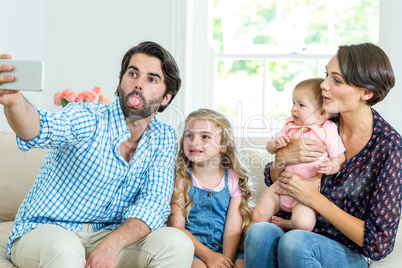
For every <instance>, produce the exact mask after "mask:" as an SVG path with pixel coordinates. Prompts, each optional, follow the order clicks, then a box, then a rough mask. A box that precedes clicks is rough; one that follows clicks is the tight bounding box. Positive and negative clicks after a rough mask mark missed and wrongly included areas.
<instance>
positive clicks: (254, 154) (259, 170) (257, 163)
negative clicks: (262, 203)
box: [239, 148, 272, 204]
mask: <svg viewBox="0 0 402 268" xmlns="http://www.w3.org/2000/svg"><path fill="white" fill-rule="evenodd" d="M239 152H240V154H241V155H242V156H243V157H244V158H243V161H244V165H245V166H246V167H247V169H248V172H249V176H250V179H249V183H250V187H251V188H252V189H253V190H254V192H255V196H254V197H253V199H252V202H253V203H254V204H257V202H258V200H259V199H260V196H261V195H262V193H263V192H264V191H265V189H266V188H267V186H266V185H265V182H264V168H265V165H266V164H267V163H268V162H270V161H272V155H270V154H269V153H268V152H267V150H265V149H254V148H241V149H239Z"/></svg>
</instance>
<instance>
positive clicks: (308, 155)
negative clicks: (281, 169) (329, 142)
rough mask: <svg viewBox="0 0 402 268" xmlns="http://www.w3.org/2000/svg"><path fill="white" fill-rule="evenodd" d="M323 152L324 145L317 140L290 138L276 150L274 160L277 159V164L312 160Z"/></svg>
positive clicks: (316, 158)
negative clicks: (283, 145)
mask: <svg viewBox="0 0 402 268" xmlns="http://www.w3.org/2000/svg"><path fill="white" fill-rule="evenodd" d="M323 152H324V145H322V144H321V143H320V142H318V141H315V140H309V139H295V138H292V139H291V140H290V142H289V143H288V144H287V145H286V146H285V147H283V148H281V149H279V150H278V151H277V153H276V156H275V162H277V161H278V163H277V164H279V163H283V164H284V165H287V164H296V163H303V162H314V161H316V160H318V158H319V157H320V156H321V155H322V153H323Z"/></svg>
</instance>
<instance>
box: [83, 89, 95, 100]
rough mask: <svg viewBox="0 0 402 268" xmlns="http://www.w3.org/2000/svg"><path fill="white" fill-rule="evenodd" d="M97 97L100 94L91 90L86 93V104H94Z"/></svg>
mask: <svg viewBox="0 0 402 268" xmlns="http://www.w3.org/2000/svg"><path fill="white" fill-rule="evenodd" d="M96 97H98V94H96V93H95V92H93V91H91V90H87V91H85V92H84V101H86V102H93V101H94V100H95V99H96Z"/></svg>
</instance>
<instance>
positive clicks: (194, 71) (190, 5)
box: [184, 0, 391, 137]
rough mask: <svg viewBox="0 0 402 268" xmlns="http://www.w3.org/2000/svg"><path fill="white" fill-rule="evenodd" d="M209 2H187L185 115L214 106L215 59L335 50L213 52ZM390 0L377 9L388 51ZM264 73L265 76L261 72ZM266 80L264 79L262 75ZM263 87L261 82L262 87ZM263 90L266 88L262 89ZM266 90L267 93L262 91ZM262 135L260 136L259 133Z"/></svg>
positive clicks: (297, 55) (382, 43)
mask: <svg viewBox="0 0 402 268" xmlns="http://www.w3.org/2000/svg"><path fill="white" fill-rule="evenodd" d="M211 3H212V2H211V1H209V0H207V1H197V0H189V1H187V31H186V44H187V45H186V48H187V51H186V60H185V63H186V64H185V66H186V67H185V74H186V77H185V79H186V88H187V89H186V90H185V91H186V93H185V98H184V103H185V105H184V111H185V114H188V113H189V112H191V111H193V110H196V109H199V108H212V109H213V108H214V106H213V105H214V100H213V89H214V79H215V76H214V75H215V73H214V70H215V67H216V66H215V61H216V59H236V60H237V59H247V60H254V59H259V60H264V62H265V61H266V59H314V60H316V62H318V60H320V59H324V58H331V57H332V56H333V55H334V54H335V53H336V50H335V51H334V53H322V54H321V53H318V54H311V53H308V54H307V53H292V54H290V53H289V54H288V53H281V54H276V53H275V54H270V53H267V54H254V53H215V51H214V50H213V48H212V47H211V46H210V44H209V39H208V38H209V36H210V35H211V33H210V31H211V29H212V27H211V26H212V25H210V24H211V23H212V19H211V16H212V14H209V12H208V9H209V5H210V4H211ZM390 13H391V0H381V1H380V10H379V40H378V43H377V45H379V46H380V47H382V48H383V49H384V50H385V51H386V52H388V50H389V39H390V30H389V29H390V20H389V16H390ZM324 71H325V70H322V72H321V71H320V70H318V68H317V76H321V77H322V73H323V72H324ZM264 76H265V75H264ZM264 79H265V78H264ZM265 86H266V83H264V85H263V87H265ZM264 92H265V89H264ZM265 93H266V92H265ZM250 132H255V129H245V128H244V127H243V126H241V127H240V128H239V129H235V135H236V136H238V137H245V136H249V135H248V133H250ZM261 136H262V135H261Z"/></svg>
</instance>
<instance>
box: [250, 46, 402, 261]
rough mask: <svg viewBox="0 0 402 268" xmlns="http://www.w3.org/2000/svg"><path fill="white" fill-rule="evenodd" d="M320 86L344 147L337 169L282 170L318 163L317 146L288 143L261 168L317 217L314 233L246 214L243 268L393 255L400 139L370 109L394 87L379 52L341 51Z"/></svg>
mask: <svg viewBox="0 0 402 268" xmlns="http://www.w3.org/2000/svg"><path fill="white" fill-rule="evenodd" d="M326 68H327V77H326V79H325V80H324V82H323V83H322V84H321V87H322V96H323V98H324V108H325V110H326V111H327V112H329V113H335V114H337V116H336V117H335V118H334V119H333V120H334V122H335V123H336V124H338V127H339V134H340V136H341V139H342V142H343V143H344V145H345V147H346V152H345V155H346V162H345V166H344V168H343V170H341V171H340V172H338V173H337V174H335V175H329V176H325V177H324V178H323V180H322V181H321V190H320V191H321V192H320V191H318V190H317V188H318V187H317V186H318V185H319V183H320V177H316V178H315V179H314V180H311V179H306V178H302V177H300V176H298V175H296V174H293V173H289V172H282V171H283V170H284V166H285V165H286V164H292V163H300V162H311V161H315V160H316V159H318V157H319V156H320V155H321V153H322V151H323V148H322V147H321V146H320V145H319V144H318V143H316V142H314V141H311V140H302V139H300V140H297V139H292V141H291V143H290V144H288V145H287V146H286V147H284V148H283V149H280V150H279V151H278V152H277V154H276V156H275V161H274V163H273V164H269V165H267V167H266V172H265V175H266V182H267V184H268V185H270V184H272V183H273V182H275V181H276V180H279V185H280V187H281V188H282V190H281V191H280V193H281V194H286V195H290V196H292V197H293V198H295V199H296V200H298V201H299V202H301V203H303V204H305V205H307V206H310V207H311V208H313V209H314V210H316V211H317V212H318V216H317V224H316V226H315V227H314V229H313V232H307V231H302V230H292V231H289V232H286V233H285V232H284V231H282V229H280V228H279V227H278V226H277V225H274V224H271V223H268V222H267V221H268V218H267V217H266V215H265V212H264V210H263V209H261V207H263V206H262V205H260V204H262V203H263V202H264V195H263V196H262V197H261V199H260V200H259V202H258V204H257V206H256V207H255V209H254V210H253V212H252V223H251V224H252V225H251V227H249V229H248V230H247V233H246V237H245V242H244V246H245V265H246V267H277V266H278V265H279V267H292V268H293V267H367V266H368V263H369V262H370V259H371V260H380V259H382V258H384V257H385V256H387V255H388V254H389V253H390V252H391V251H392V250H393V245H394V242H395V237H396V232H397V228H398V224H399V219H400V212H401V207H400V206H401V199H402V197H401V195H402V189H401V187H402V183H401V176H402V168H401V160H402V145H401V142H402V139H401V136H400V135H399V134H398V133H397V132H396V131H395V130H394V129H393V128H392V127H391V126H390V125H389V124H388V123H387V122H386V121H385V120H384V119H383V118H382V117H381V116H380V115H379V114H378V113H377V112H376V111H375V110H374V109H372V108H371V106H372V105H374V104H376V103H378V102H379V101H381V100H383V99H384V97H385V96H386V95H387V93H388V92H389V90H390V89H391V88H392V87H393V86H394V84H395V78H394V74H393V71H392V67H391V64H390V62H389V60H388V57H387V56H386V54H385V53H384V51H383V50H382V49H381V48H379V47H378V46H375V45H373V44H368V43H365V44H359V45H351V46H341V47H339V49H338V53H337V55H335V56H334V57H333V58H332V59H331V60H330V61H329V63H328V65H327V67H326Z"/></svg>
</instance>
